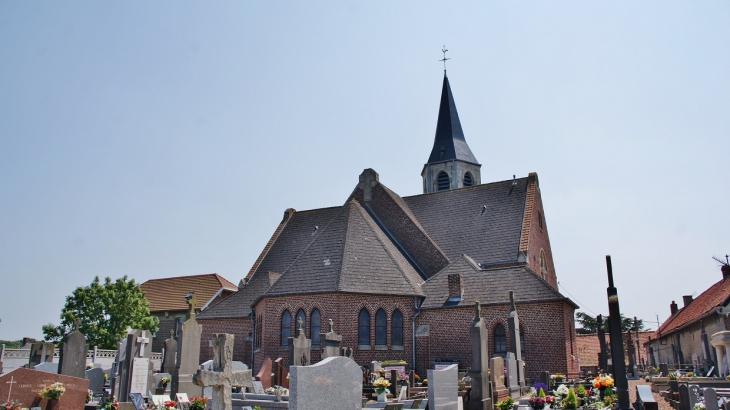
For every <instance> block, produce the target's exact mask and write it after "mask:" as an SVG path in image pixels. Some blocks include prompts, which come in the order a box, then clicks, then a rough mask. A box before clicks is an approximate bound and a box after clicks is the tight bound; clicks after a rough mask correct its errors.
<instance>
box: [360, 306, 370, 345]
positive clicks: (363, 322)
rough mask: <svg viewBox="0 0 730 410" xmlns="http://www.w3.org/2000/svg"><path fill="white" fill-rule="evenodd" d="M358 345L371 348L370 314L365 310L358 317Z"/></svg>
mask: <svg viewBox="0 0 730 410" xmlns="http://www.w3.org/2000/svg"><path fill="white" fill-rule="evenodd" d="M357 344H358V345H359V346H367V347H370V313H369V312H368V310H367V309H365V308H362V310H361V311H360V314H359V315H358V317H357Z"/></svg>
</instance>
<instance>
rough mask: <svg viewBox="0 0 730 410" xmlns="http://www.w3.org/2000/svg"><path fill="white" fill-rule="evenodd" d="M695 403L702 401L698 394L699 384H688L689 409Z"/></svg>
mask: <svg viewBox="0 0 730 410" xmlns="http://www.w3.org/2000/svg"><path fill="white" fill-rule="evenodd" d="M695 403H702V397H701V396H700V386H698V385H696V384H690V385H689V406H690V409H693V408H694V407H695Z"/></svg>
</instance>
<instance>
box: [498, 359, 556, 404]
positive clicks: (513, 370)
mask: <svg viewBox="0 0 730 410" xmlns="http://www.w3.org/2000/svg"><path fill="white" fill-rule="evenodd" d="M505 364H506V366H505V367H506V368H507V377H506V381H507V387H509V389H510V392H511V394H514V392H515V390H517V391H518V392H519V389H520V385H519V381H518V380H519V379H518V376H517V360H515V354H514V353H512V352H507V358H506V359H505ZM548 386H549V385H548Z"/></svg>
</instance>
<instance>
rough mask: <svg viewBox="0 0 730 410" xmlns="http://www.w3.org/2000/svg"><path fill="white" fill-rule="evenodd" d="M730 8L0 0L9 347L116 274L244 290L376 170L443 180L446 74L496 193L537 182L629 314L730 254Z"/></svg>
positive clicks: (585, 306) (0, 165)
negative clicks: (280, 226) (290, 220)
mask: <svg viewBox="0 0 730 410" xmlns="http://www.w3.org/2000/svg"><path fill="white" fill-rule="evenodd" d="M728 21H730V3H728V2H727V1H702V2H687V1H685V2H673V1H656V2H652V1H643V2H638V3H637V2H629V1H623V2H584V1H575V2H568V1H561V2H532V1H523V2H506V1H500V2H482V1H480V2H458V3H457V2H426V1H419V2H326V3H315V2H258V3H254V2H228V3H224V2H178V1H174V2H173V1H158V2H134V1H129V2H96V1H88V2H83V1H81V2H35V1H6V0H0V278H1V280H2V286H1V287H0V319H2V322H1V323H0V339H17V338H20V337H22V336H30V337H41V331H40V328H41V325H43V324H45V323H49V322H53V323H58V321H59V318H58V316H59V313H60V310H61V307H62V306H63V302H64V298H65V296H66V295H68V294H70V293H71V292H72V290H73V289H74V288H75V287H77V286H84V285H87V284H89V283H90V282H91V280H92V278H93V277H94V276H95V275H100V276H102V277H104V276H111V277H112V278H117V277H120V276H122V275H128V276H129V277H131V278H134V279H135V280H137V281H138V282H144V281H145V280H147V279H151V278H160V277H167V276H176V275H191V274H200V273H209V272H217V273H219V274H221V275H223V276H224V277H226V278H228V279H229V280H231V281H233V282H236V283H237V282H238V281H239V280H240V279H241V278H242V277H243V276H244V275H245V274H246V272H247V271H248V270H249V268H250V266H251V264H252V263H253V262H254V260H255V258H256V257H257V256H258V254H259V252H260V251H261V248H262V247H263V245H264V244H265V243H266V242H267V240H268V239H269V237H270V235H271V233H272V232H273V230H274V228H275V227H276V225H277V223H278V222H279V221H280V220H281V217H282V215H283V212H284V210H285V209H286V208H289V207H293V208H295V209H297V210H305V209H311V208H318V207H326V206H334V205H339V204H342V203H343V202H344V201H345V199H346V198H347V196H348V195H349V193H350V192H351V191H352V189H353V188H354V186H355V184H356V183H357V180H358V175H359V174H360V172H361V171H362V170H363V169H364V168H374V169H375V170H376V171H377V172H378V173H379V174H380V179H381V181H382V182H383V183H384V184H386V185H387V186H388V187H390V188H391V189H393V190H394V191H395V192H397V193H399V194H400V195H402V196H406V195H413V194H418V193H420V192H421V179H420V171H421V167H422V166H423V163H424V162H425V161H426V160H427V158H428V155H429V153H430V150H431V145H432V142H433V136H434V131H435V127H436V115H437V111H438V101H439V94H440V90H441V79H442V76H443V71H442V66H441V63H440V62H438V60H439V59H440V58H441V56H442V55H441V51H440V50H441V47H442V45H444V44H445V45H446V47H447V48H448V49H449V50H450V52H449V57H451V58H452V60H450V61H449V62H448V70H449V71H448V72H449V78H450V80H451V85H452V90H453V92H454V96H455V99H456V104H457V107H458V110H459V114H460V117H461V122H462V125H463V128H464V132H465V134H466V139H467V142H468V143H469V145H470V146H471V149H472V151H473V152H474V154H475V156H476V157H477V159H478V160H479V161H480V162H481V163H482V164H483V167H482V175H483V176H482V181H483V182H490V181H498V180H505V179H510V178H512V175H513V174H516V175H517V176H518V177H520V176H526V175H527V174H528V173H529V172H532V171H535V172H537V173H538V175H539V178H540V184H541V185H540V186H541V188H542V195H543V201H544V205H545V212H546V220H547V224H548V228H549V232H550V238H551V243H552V248H553V254H554V259H555V266H556V269H557V274H558V280H559V281H560V283H561V286H562V287H564V288H565V289H566V290H567V291H568V292H569V293H570V295H572V296H573V297H574V300H575V301H576V302H577V303H578V304H580V305H581V310H583V311H587V312H589V313H591V312H595V313H606V312H607V310H608V309H607V304H606V296H605V295H606V289H605V288H606V284H607V283H606V274H605V265H604V255H606V254H611V255H613V262H614V271H615V277H616V284H617V286H618V288H619V296H620V298H621V307H622V308H623V310H624V312H625V313H626V314H627V315H628V316H634V315H636V316H638V317H640V318H643V319H645V320H656V315H657V314H658V316H659V319H660V320H664V319H665V318H666V317H667V316H668V314H669V303H670V302H671V300H673V299H674V300H677V301H678V303H680V305H681V296H682V295H684V294H692V293H694V292H698V293H699V292H701V291H703V290H704V289H706V288H707V287H708V286H709V285H711V284H712V283H714V282H716V281H717V280H719V279H720V278H721V274H720V270H719V267H718V264H717V263H715V262H714V261H713V260H712V259H711V258H710V257H711V256H712V255H718V256H719V255H724V254H725V253H730V235H728V232H729V230H730V215H729V213H728V204H730V187H728V175H729V172H728V168H729V166H730V161H729V160H728V142H730V138H728V135H729V133H730V115H728V113H730V46H729V45H730V24H728Z"/></svg>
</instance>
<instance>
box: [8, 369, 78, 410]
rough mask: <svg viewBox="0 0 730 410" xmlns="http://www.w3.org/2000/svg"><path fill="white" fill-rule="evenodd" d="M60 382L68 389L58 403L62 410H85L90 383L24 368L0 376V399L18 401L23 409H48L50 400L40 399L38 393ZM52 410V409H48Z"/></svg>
mask: <svg viewBox="0 0 730 410" xmlns="http://www.w3.org/2000/svg"><path fill="white" fill-rule="evenodd" d="M56 382H60V383H63V385H64V387H66V392H65V393H63V396H61V399H60V400H59V401H58V408H60V409H83V408H84V403H85V402H86V393H87V388H88V386H89V381H88V380H86V379H80V378H78V377H71V376H66V375H64V374H53V373H48V372H40V371H37V370H33V369H26V368H24V367H20V368H17V369H15V370H11V371H9V372H7V373H4V374H2V375H0V398H2V400H3V401H4V400H9V401H17V402H18V404H20V406H21V407H27V408H31V407H40V408H44V409H45V408H47V407H46V406H47V405H48V399H42V398H40V397H38V391H40V390H41V389H43V388H44V387H46V386H48V385H49V384H51V383H56ZM48 408H49V409H50V407H48Z"/></svg>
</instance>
